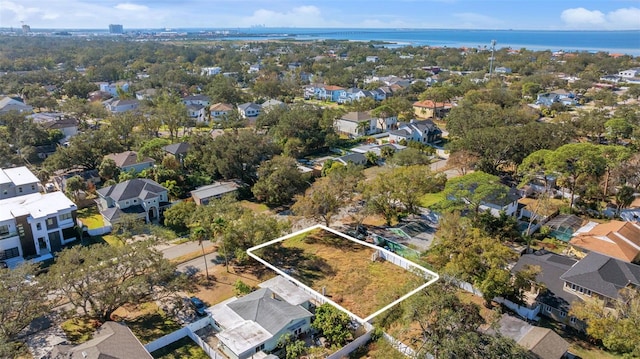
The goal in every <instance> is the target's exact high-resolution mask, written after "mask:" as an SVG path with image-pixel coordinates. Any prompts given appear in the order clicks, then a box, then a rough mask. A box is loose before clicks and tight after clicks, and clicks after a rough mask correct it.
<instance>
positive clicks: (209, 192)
mask: <svg viewBox="0 0 640 359" xmlns="http://www.w3.org/2000/svg"><path fill="white" fill-rule="evenodd" d="M239 187H240V186H239V185H238V184H237V183H235V182H231V181H227V182H215V183H213V184H210V185H207V186H202V187H198V188H196V189H195V190H193V191H191V198H193V201H194V202H195V203H196V204H197V205H205V204H208V203H209V201H211V200H212V199H215V198H220V197H222V196H224V195H227V194H232V193H236V192H237V191H238V188H239Z"/></svg>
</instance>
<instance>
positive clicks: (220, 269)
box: [188, 264, 276, 306]
mask: <svg viewBox="0 0 640 359" xmlns="http://www.w3.org/2000/svg"><path fill="white" fill-rule="evenodd" d="M275 275H276V274H275V273H274V272H272V271H260V272H256V271H254V270H253V268H251V267H244V268H240V267H234V266H230V267H229V272H227V269H226V267H225V266H224V265H223V264H219V265H215V266H213V267H210V268H209V280H207V279H206V278H205V275H204V274H199V275H197V276H196V278H195V281H196V282H197V284H196V286H195V290H194V291H193V292H190V293H188V294H189V295H190V296H192V295H193V296H196V297H198V298H200V299H202V300H203V301H204V302H205V303H206V304H207V305H210V306H211V305H215V304H218V303H220V302H223V301H225V300H227V299H229V298H231V297H234V296H235V295H236V294H235V291H234V288H235V287H234V284H235V283H236V282H237V281H238V280H241V281H243V282H244V283H245V284H247V285H249V286H250V287H253V288H256V287H258V284H259V283H262V282H264V281H266V280H268V279H271V278H273V277H275Z"/></svg>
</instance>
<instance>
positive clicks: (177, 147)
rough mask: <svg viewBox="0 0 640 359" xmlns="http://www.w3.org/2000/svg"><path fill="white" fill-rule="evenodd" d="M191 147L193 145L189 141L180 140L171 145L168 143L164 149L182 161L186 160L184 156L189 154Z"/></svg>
mask: <svg viewBox="0 0 640 359" xmlns="http://www.w3.org/2000/svg"><path fill="white" fill-rule="evenodd" d="M190 148H191V145H190V144H189V143H187V142H178V143H172V144H170V145H166V146H164V147H162V150H163V151H164V152H165V153H167V154H169V155H172V156H173V157H175V158H176V159H177V160H178V161H180V163H182V161H184V158H185V157H186V156H187V153H188V152H189V149H190Z"/></svg>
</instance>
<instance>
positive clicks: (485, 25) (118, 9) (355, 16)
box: [0, 0, 640, 31]
mask: <svg viewBox="0 0 640 359" xmlns="http://www.w3.org/2000/svg"><path fill="white" fill-rule="evenodd" d="M639 4H640V1H638V0H565V1H555V0H540V1H509V0H487V1H478V0H392V1H383V0H349V1H336V0H325V1H321V2H319V1H300V0H270V1H264V0H263V1H257V0H215V1H213V0H181V1H173V0H171V1H170V0H154V1H152V0H131V1H127V0H102V1H95V0H50V1H42V0H0V27H16V28H18V27H20V26H21V25H22V24H23V23H24V24H28V25H30V26H31V28H50V29H62V28H64V29H101V28H104V29H108V26H109V24H122V25H123V26H124V29H125V31H127V30H131V29H140V28H167V27H168V28H246V27H250V26H254V25H264V26H267V27H301V28H305V27H329V28H331V27H333V28H430V29H438V28H443V29H514V30H524V29H526V30H640V6H639Z"/></svg>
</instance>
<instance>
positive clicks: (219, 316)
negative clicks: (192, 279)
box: [207, 277, 313, 359]
mask: <svg viewBox="0 0 640 359" xmlns="http://www.w3.org/2000/svg"><path fill="white" fill-rule="evenodd" d="M260 286H261V287H262V288H261V289H258V290H256V291H255V292H252V293H249V294H247V295H246V296H244V297H240V298H236V297H233V298H231V299H228V300H226V301H224V302H222V303H220V304H217V305H215V306H213V307H211V308H208V309H207V312H209V313H210V314H211V317H212V318H213V320H214V321H215V324H216V326H218V327H219V328H220V332H219V333H218V334H217V338H218V340H219V345H218V349H219V350H221V351H222V352H223V353H224V354H225V355H227V356H228V357H229V358H231V359H246V358H252V357H253V355H256V354H257V353H260V352H263V353H264V352H268V351H271V350H273V349H275V348H276V346H277V345H278V341H279V340H280V338H281V337H282V336H283V335H286V334H291V335H292V336H293V337H294V338H296V337H298V336H300V335H301V334H302V333H306V332H307V331H309V329H310V328H311V318H312V316H313V315H312V314H311V312H310V311H309V310H308V309H307V308H310V306H311V304H310V299H311V298H310V296H309V295H308V294H307V293H305V292H304V291H303V290H302V289H300V288H298V287H297V286H296V285H295V284H293V283H291V282H289V281H287V280H286V279H285V278H283V277H276V278H274V279H272V280H269V281H267V282H264V283H262V284H261V285H260Z"/></svg>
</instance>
